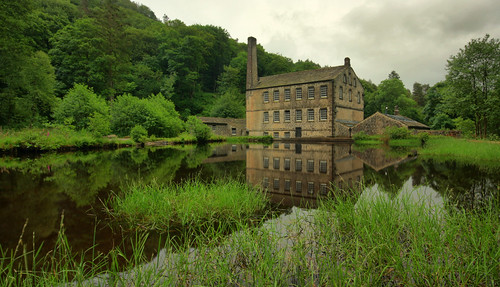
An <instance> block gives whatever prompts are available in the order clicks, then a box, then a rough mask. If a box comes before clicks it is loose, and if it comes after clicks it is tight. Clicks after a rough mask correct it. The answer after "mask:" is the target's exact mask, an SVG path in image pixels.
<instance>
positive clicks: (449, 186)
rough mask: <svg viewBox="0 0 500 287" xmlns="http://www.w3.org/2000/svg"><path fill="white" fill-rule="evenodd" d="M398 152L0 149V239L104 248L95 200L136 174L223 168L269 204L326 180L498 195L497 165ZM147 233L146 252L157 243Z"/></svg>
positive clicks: (461, 199) (460, 198) (305, 193)
mask: <svg viewBox="0 0 500 287" xmlns="http://www.w3.org/2000/svg"><path fill="white" fill-rule="evenodd" d="M407 154H408V153H407V152H395V151H385V150H383V149H371V148H369V149H364V150H358V149H356V148H355V147H352V146H351V145H326V144H323V145H319V144H318V145H313V144H293V143H275V144H273V145H270V146H265V145H258V144H252V145H230V144H229V145H227V144H226V145H214V146H205V147H198V148H197V147H194V146H176V147H160V148H144V149H135V148H131V149H119V150H114V151H98V152H75V153H47V154H42V155H39V156H29V157H21V158H19V157H1V158H0V207H1V209H0V218H1V220H0V224H1V226H0V245H1V248H2V249H3V250H5V249H15V248H16V246H17V245H18V242H19V239H20V235H21V234H22V230H23V226H24V225H25V223H26V222H27V224H26V228H25V230H24V235H23V238H22V242H23V243H24V244H26V245H27V246H33V242H32V241H33V238H34V241H35V242H34V245H35V246H36V247H38V246H41V244H42V243H43V245H42V253H45V252H48V251H49V250H51V249H52V248H53V247H54V244H55V241H56V239H57V235H58V231H59V230H60V222H61V217H62V215H64V228H65V230H66V235H67V237H68V240H69V243H70V245H71V246H72V248H73V250H74V251H75V252H78V251H83V250H86V249H88V248H89V247H90V246H93V245H96V246H97V250H99V251H102V252H107V251H109V250H110V249H111V248H113V247H114V246H118V245H120V244H122V242H123V241H124V239H126V238H127V233H126V232H124V231H122V230H121V229H120V228H119V227H118V226H113V225H110V224H109V219H108V218H107V216H106V214H105V213H104V212H103V204H104V203H105V202H106V201H107V200H108V199H109V198H110V197H111V196H114V194H115V193H118V192H119V191H120V189H121V188H123V187H125V186H127V185H129V184H132V183H134V182H137V181H139V180H141V181H142V182H145V183H147V182H151V181H153V180H154V181H156V182H158V183H167V182H171V181H174V182H179V181H182V180H184V179H187V178H190V177H198V178H202V179H211V178H219V177H232V178H235V179H238V180H241V181H246V182H248V183H250V184H252V185H259V186H262V187H263V188H264V189H267V193H268V195H269V196H270V198H271V200H272V202H273V203H275V204H279V205H280V206H281V207H283V208H289V207H292V206H309V207H314V206H315V204H316V200H317V198H318V197H325V196H327V194H328V191H329V189H330V187H331V186H332V185H333V186H334V187H335V188H337V189H345V188H350V187H355V186H356V185H358V184H359V183H360V182H363V184H364V186H365V187H366V189H370V190H376V191H377V192H379V193H384V194H387V196H389V197H396V196H399V195H400V194H401V193H403V192H404V190H405V189H408V188H411V187H412V186H419V188H420V189H421V190H422V192H424V193H426V194H427V196H429V197H431V198H432V200H433V202H435V203H436V204H442V203H443V201H444V200H451V201H453V202H454V203H456V204H458V205H459V206H462V207H465V208H466V209H472V208H475V207H476V206H477V205H478V204H481V202H484V201H485V200H487V199H489V198H491V197H495V196H499V190H498V187H499V186H500V172H499V171H498V170H493V171H492V170H483V169H480V168H478V167H476V166H473V165H460V164H457V163H456V162H453V161H437V160H436V161H435V160H431V159H425V160H424V159H420V158H418V157H408V156H406V155H407ZM402 190H403V191H402ZM157 236H159V235H158V234H156V235H153V236H150V238H152V239H151V241H152V243H151V245H150V246H148V248H151V250H150V252H151V254H153V253H154V252H156V248H157V246H158V244H157V242H156V243H154V239H155V238H157Z"/></svg>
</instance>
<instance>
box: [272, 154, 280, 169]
mask: <svg viewBox="0 0 500 287" xmlns="http://www.w3.org/2000/svg"><path fill="white" fill-rule="evenodd" d="M273 168H274V169H280V158H279V157H275V158H273Z"/></svg>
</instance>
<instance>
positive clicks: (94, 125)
mask: <svg viewBox="0 0 500 287" xmlns="http://www.w3.org/2000/svg"><path fill="white" fill-rule="evenodd" d="M109 120H110V117H109V116H108V115H103V114H100V113H94V114H93V115H92V116H91V117H90V118H89V127H88V130H89V132H91V133H92V134H93V135H94V136H96V137H102V136H105V135H109V134H110V133H111V124H110V122H109Z"/></svg>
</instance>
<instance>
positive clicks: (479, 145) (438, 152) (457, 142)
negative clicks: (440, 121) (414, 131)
mask: <svg viewBox="0 0 500 287" xmlns="http://www.w3.org/2000/svg"><path fill="white" fill-rule="evenodd" d="M420 154H422V155H424V156H429V157H436V156H437V157H441V158H446V159H455V160H459V161H466V162H469V163H473V164H480V165H484V164H495V163H496V164H497V165H498V164H499V162H500V142H492V141H476V140H468V139H456V138H450V137H431V138H430V139H429V141H428V142H427V143H426V145H425V146H424V148H423V149H421V150H420Z"/></svg>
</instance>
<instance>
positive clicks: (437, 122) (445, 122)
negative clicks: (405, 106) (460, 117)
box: [431, 113, 455, 130]
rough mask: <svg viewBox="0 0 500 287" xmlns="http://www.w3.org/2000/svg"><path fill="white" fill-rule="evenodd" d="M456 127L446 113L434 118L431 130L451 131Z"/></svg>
mask: <svg viewBox="0 0 500 287" xmlns="http://www.w3.org/2000/svg"><path fill="white" fill-rule="evenodd" d="M454 127H455V124H454V123H453V120H452V119H451V118H450V117H449V116H448V115H447V114H445V113H439V114H437V115H436V116H435V117H433V118H432V123H431V128H432V129H433V130H449V129H453V128H454Z"/></svg>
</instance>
